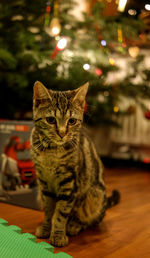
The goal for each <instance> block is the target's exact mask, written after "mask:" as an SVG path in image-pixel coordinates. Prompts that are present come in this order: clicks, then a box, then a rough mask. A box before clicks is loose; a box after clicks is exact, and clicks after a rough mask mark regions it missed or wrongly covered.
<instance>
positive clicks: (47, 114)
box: [33, 81, 88, 146]
mask: <svg viewBox="0 0 150 258" xmlns="http://www.w3.org/2000/svg"><path fill="white" fill-rule="evenodd" d="M87 90H88V83H86V84H85V85H83V86H81V87H80V88H78V89H77V90H73V91H64V92H59V91H58V92H57V91H52V90H48V89H46V88H45V87H44V85H43V84H42V83H40V82H38V81H37V82H36V83H35V85H34V99H33V119H34V121H35V127H36V129H37V130H38V131H39V134H40V137H41V141H43V143H44V144H45V146H46V144H49V143H50V142H51V143H54V144H56V145H63V144H65V143H67V142H71V143H72V145H73V144H75V140H76V138H77V137H78V135H79V131H80V128H81V125H82V120H83V112H84V104H85V96H86V93H87Z"/></svg>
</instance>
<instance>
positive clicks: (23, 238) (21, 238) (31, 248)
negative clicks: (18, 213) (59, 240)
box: [0, 219, 71, 258]
mask: <svg viewBox="0 0 150 258" xmlns="http://www.w3.org/2000/svg"><path fill="white" fill-rule="evenodd" d="M53 252H54V247H53V246H51V245H50V244H48V243H46V242H41V243H36V237H35V236H34V235H32V234H29V233H24V234H22V233H21V228H19V227H17V226H8V222H7V221H6V220H3V219H0V258H71V256H70V255H68V254H66V253H63V252H60V253H57V254H54V253H53Z"/></svg>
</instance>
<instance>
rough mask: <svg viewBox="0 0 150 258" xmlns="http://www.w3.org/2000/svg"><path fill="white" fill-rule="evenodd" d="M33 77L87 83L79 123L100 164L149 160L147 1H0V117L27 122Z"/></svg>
mask: <svg viewBox="0 0 150 258" xmlns="http://www.w3.org/2000/svg"><path fill="white" fill-rule="evenodd" d="M36 80H39V81H41V82H42V83H43V84H44V85H45V86H46V87H47V88H50V89H53V90H71V89H74V88H77V87H79V86H81V85H82V84H84V83H85V82H87V81H89V83H90V87H89V92H88V95H87V106H86V108H85V109H86V110H85V123H86V124H87V126H88V127H89V129H90V130H89V131H90V133H91V136H92V137H93V139H94V141H95V143H96V145H97V149H98V151H99V154H100V155H101V156H102V157H103V159H104V162H105V159H106V163H108V159H109V162H114V161H115V164H116V161H117V163H118V162H119V161H121V164H123V163H122V162H123V161H125V163H126V164H127V162H137V164H146V166H147V165H149V163H150V133H149V132H150V121H149V120H150V1H149V0H143V1H140V0H88V1H86V0H80V1H77V0H76V1H74V0H64V1H60V0H51V1H46V0H32V1H30V0H13V1H11V0H7V2H6V1H4V0H1V2H0V90H1V92H0V118H1V119H3V120H5V119H6V120H7V119H9V120H32V94H33V84H34V82H35V81H36Z"/></svg>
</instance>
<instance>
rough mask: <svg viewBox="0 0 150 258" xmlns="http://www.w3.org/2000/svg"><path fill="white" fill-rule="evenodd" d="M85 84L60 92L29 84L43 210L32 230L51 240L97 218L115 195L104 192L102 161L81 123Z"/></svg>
mask: <svg viewBox="0 0 150 258" xmlns="http://www.w3.org/2000/svg"><path fill="white" fill-rule="evenodd" d="M87 90H88V83H86V84H84V85H83V86H81V87H80V88H78V89H76V90H72V91H64V92H60V91H52V90H48V89H46V88H45V86H44V85H43V84H42V83H41V82H38V81H37V82H35V85H34V97H33V119H34V123H35V127H34V129H33V131H32V134H31V149H32V155H33V160H34V163H35V168H36V172H37V178H38V183H39V187H40V193H41V197H42V203H43V208H44V214H45V219H44V222H43V224H42V225H41V226H39V227H38V228H37V229H36V236H37V237H39V238H48V237H49V236H50V243H51V244H52V245H55V246H65V245H67V244H68V237H67V235H77V234H78V233H79V232H80V231H81V230H83V229H85V228H87V227H89V226H92V225H96V224H98V223H99V222H100V221H101V220H102V218H103V217H104V214H105V211H106V208H107V207H108V206H112V205H114V204H115V203H117V202H118V200H119V193H118V192H117V191H114V192H113V194H112V196H111V197H109V198H107V197H106V189H105V183H104V178H103V165H102V162H101V160H100V159H99V156H98V154H97V152H96V150H95V147H94V145H93V143H92V141H91V140H90V139H89V137H88V135H87V133H86V130H85V129H84V127H83V125H82V122H83V114H84V105H85V96H86V93H87Z"/></svg>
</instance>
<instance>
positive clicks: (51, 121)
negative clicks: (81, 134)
mask: <svg viewBox="0 0 150 258" xmlns="http://www.w3.org/2000/svg"><path fill="white" fill-rule="evenodd" d="M46 121H47V123H49V124H55V123H56V119H55V117H53V116H49V117H46Z"/></svg>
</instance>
